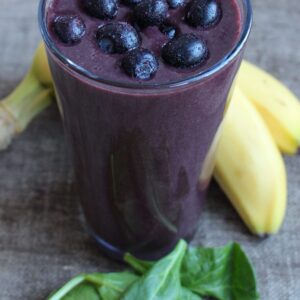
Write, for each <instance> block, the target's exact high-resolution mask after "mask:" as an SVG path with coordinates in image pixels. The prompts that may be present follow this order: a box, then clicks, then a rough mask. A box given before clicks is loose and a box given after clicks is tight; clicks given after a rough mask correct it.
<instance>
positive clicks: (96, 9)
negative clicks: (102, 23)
mask: <svg viewBox="0 0 300 300" xmlns="http://www.w3.org/2000/svg"><path fill="white" fill-rule="evenodd" d="M82 4H83V6H84V8H85V10H86V11H87V13H88V14H89V15H91V16H93V17H96V18H99V19H101V20H105V19H113V18H114V17H115V16H116V15H117V13H118V3H117V0H82Z"/></svg>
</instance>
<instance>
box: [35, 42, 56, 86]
mask: <svg viewBox="0 0 300 300" xmlns="http://www.w3.org/2000/svg"><path fill="white" fill-rule="evenodd" d="M32 70H33V73H34V74H35V76H36V78H37V79H38V81H39V82H40V83H41V84H43V85H44V86H46V87H52V86H53V83H52V76H51V72H50V68H49V64H48V59H47V53H46V49H45V45H44V43H40V44H39V46H38V48H37V49H36V51H35V55H34V57H33V62H32Z"/></svg>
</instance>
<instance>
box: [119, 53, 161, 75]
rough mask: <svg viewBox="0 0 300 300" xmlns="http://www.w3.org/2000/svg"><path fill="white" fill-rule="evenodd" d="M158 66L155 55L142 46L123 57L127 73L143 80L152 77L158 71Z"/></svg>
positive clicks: (123, 64)
mask: <svg viewBox="0 0 300 300" xmlns="http://www.w3.org/2000/svg"><path fill="white" fill-rule="evenodd" d="M158 66H159V63H158V60H157V58H156V57H155V55H154V54H153V53H152V52H151V51H149V50H147V49H142V48H138V49H135V50H132V51H130V52H128V53H127V54H126V55H125V56H124V57H123V59H122V68H123V70H124V71H125V73H126V74H127V75H129V76H131V77H133V78H137V79H141V80H148V79H151V78H152V77H153V76H154V75H155V73H156V72H157V70H158Z"/></svg>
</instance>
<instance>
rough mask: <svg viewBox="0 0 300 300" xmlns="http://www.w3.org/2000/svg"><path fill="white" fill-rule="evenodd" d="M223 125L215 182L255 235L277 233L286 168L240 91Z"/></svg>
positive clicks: (282, 210)
mask: <svg viewBox="0 0 300 300" xmlns="http://www.w3.org/2000/svg"><path fill="white" fill-rule="evenodd" d="M222 126H223V132H222V135H221V139H220V142H219V146H218V148H217V152H216V166H215V170H214V177H215V179H216V181H217V182H218V184H219V185H220V187H221V188H222V189H223V191H224V192H225V194H226V195H227V196H228V198H229V199H230V201H231V203H232V204H233V206H234V207H235V209H236V210H237V212H238V213H239V214H240V216H241V217H242V219H243V220H244V222H245V223H246V225H247V226H248V227H249V229H250V230H251V231H252V232H253V233H254V234H257V235H259V236H264V235H268V234H274V233H276V232H278V230H279V229H280V227H281V224H282V222H283V219H284V215H285V210H286V204H287V183H286V171H285V165H284V162H283V159H282V157H281V154H280V152H279V150H278V148H277V146H276V144H275V142H274V140H273V138H272V136H271V134H270V132H269V130H268V128H267V127H266V125H265V123H264V121H263V120H262V118H261V116H260V115H259V113H258V112H257V111H256V110H255V108H254V106H253V105H252V104H251V102H250V101H249V100H248V99H247V98H246V97H245V96H244V95H243V93H242V92H241V91H240V90H239V88H236V89H235V91H234V93H233V97H232V100H231V104H230V106H229V109H228V112H227V114H226V116H225V118H224V121H223V124H222Z"/></svg>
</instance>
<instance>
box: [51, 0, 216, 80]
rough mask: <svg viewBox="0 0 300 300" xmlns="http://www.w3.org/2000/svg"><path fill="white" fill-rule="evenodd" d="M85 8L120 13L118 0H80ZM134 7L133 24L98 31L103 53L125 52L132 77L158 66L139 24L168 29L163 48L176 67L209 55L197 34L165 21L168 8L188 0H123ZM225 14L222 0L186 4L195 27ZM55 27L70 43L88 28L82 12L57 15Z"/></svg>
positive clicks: (108, 15)
mask: <svg viewBox="0 0 300 300" xmlns="http://www.w3.org/2000/svg"><path fill="white" fill-rule="evenodd" d="M81 1H82V4H83V7H84V9H85V10H86V12H87V13H88V14H89V15H91V16H93V17H96V18H99V19H101V20H107V19H113V18H114V17H115V16H116V15H117V13H118V0H81ZM120 1H123V2H124V4H126V5H129V6H131V7H132V10H133V19H134V25H133V26H132V25H130V24H129V23H126V22H110V23H107V24H105V25H101V26H100V27H99V28H98V30H97V34H96V38H97V42H98V45H99V47H100V50H101V51H102V52H104V53H108V54H113V53H125V56H124V57H123V59H122V63H121V65H122V68H123V69H124V71H125V72H126V73H127V74H128V75H129V76H131V77H134V78H137V79H140V80H147V79H150V78H152V77H153V76H154V74H155V73H156V71H157V69H158V65H159V64H158V60H157V58H156V56H155V55H154V54H153V53H152V52H151V51H150V50H148V49H144V48H141V47H140V44H141V38H140V36H139V34H138V32H137V28H140V29H142V28H145V27H147V26H159V28H160V30H161V31H162V32H163V33H165V34H166V35H167V36H168V38H169V42H167V43H166V44H165V45H164V46H163V47H162V51H161V56H162V58H163V59H164V61H165V62H166V63H167V64H169V65H172V66H174V67H177V68H189V67H194V66H197V65H200V64H201V63H203V62H204V61H205V60H206V59H207V58H208V49H207V46H206V44H205V42H204V41H203V40H202V39H200V38H198V37H197V36H196V35H194V34H181V35H178V34H177V33H176V29H175V28H174V27H173V26H172V25H169V24H168V23H166V20H167V15H168V9H175V8H177V7H179V6H183V5H185V0H120ZM221 17H222V11H221V6H220V3H219V0H192V1H191V2H190V3H188V5H186V15H185V21H186V22H187V23H188V24H189V25H190V26H193V27H198V26H199V27H202V28H204V29H207V28H210V27H212V26H214V25H216V24H217V23H218V22H219V21H220V19H221ZM53 30H54V32H55V33H56V35H57V36H58V37H59V39H60V40H61V41H62V42H63V43H65V44H68V45H72V44H76V43H77V42H79V41H80V40H81V38H82V37H83V36H84V34H85V32H86V27H85V24H84V22H83V20H82V19H81V18H80V17H79V16H73V15H64V16H57V17H56V18H55V19H54V21H53Z"/></svg>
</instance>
